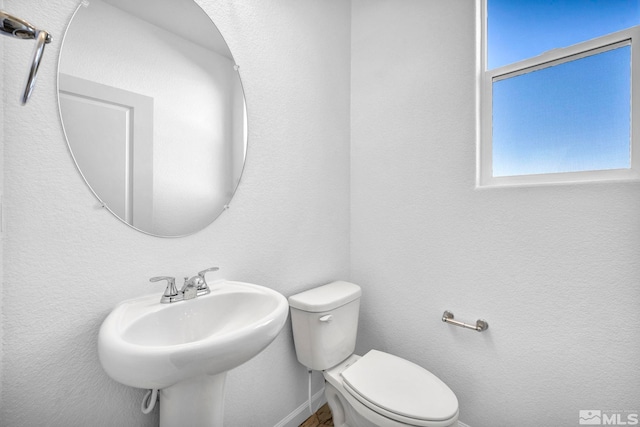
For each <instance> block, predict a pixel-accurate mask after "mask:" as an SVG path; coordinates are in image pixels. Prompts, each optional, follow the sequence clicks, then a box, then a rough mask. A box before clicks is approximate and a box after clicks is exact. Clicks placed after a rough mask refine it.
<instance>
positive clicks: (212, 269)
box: [198, 267, 220, 289]
mask: <svg viewBox="0 0 640 427" xmlns="http://www.w3.org/2000/svg"><path fill="white" fill-rule="evenodd" d="M218 270H220V269H219V268H218V267H211V268H207V269H206V270H202V271H199V272H198V276H200V278H201V279H202V285H201V286H199V289H208V288H209V285H208V284H207V279H205V278H204V275H205V274H207V273H208V272H210V271H218Z"/></svg>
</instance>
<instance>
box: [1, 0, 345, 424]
mask: <svg viewBox="0 0 640 427" xmlns="http://www.w3.org/2000/svg"><path fill="white" fill-rule="evenodd" d="M200 3H201V4H202V5H203V7H204V9H205V10H206V11H207V12H208V13H209V14H210V15H211V16H212V17H213V19H214V21H215V22H216V23H217V24H218V26H219V28H220V30H221V32H222V34H223V35H224V36H225V37H226V39H227V43H228V44H229V45H230V47H231V50H232V51H233V53H234V56H235V59H236V61H237V63H238V64H240V66H241V76H242V78H243V84H244V88H245V91H246V96H247V104H248V112H249V151H248V158H247V165H246V170H245V174H244V176H243V179H242V182H241V184H240V188H239V190H238V192H237V194H236V196H235V198H234V200H233V201H232V203H231V209H230V210H229V211H227V212H225V213H224V214H223V215H222V216H221V217H220V218H219V219H218V220H217V221H216V222H215V223H214V224H212V225H211V226H209V227H208V228H207V229H205V230H204V231H201V232H199V233H197V234H195V235H193V236H190V237H186V238H180V239H161V238H155V237H150V236H147V235H144V234H141V233H138V232H135V231H133V230H132V229H130V228H128V227H126V226H125V225H123V224H122V223H121V222H120V221H119V220H117V219H115V218H114V217H112V216H111V215H110V214H109V213H108V212H107V211H104V210H101V209H99V208H98V207H97V206H96V205H97V203H96V200H95V198H94V197H93V195H92V193H91V192H90V190H89V189H88V188H87V187H86V186H85V184H84V182H83V180H82V178H81V177H80V175H79V174H78V172H77V171H76V169H75V167H74V165H73V161H72V159H71V156H70V154H69V153H68V150H67V146H66V142H65V140H64V137H63V132H62V127H61V124H60V119H59V117H58V107H57V95H56V87H55V86H56V83H55V82H56V68H57V55H58V53H59V51H60V42H61V40H62V34H63V32H64V29H65V26H66V24H67V22H68V21H69V19H70V17H71V15H72V13H73V11H74V9H75V7H76V5H77V4H78V2H77V1H75V0H55V1H41V0H38V1H29V2H22V1H17V0H7V1H5V8H6V9H7V10H10V11H12V12H13V13H15V14H18V15H20V16H23V17H24V18H25V19H27V20H29V21H31V22H33V23H34V24H36V25H38V26H41V27H43V28H45V29H46V30H48V31H50V32H51V33H52V34H53V37H54V42H53V43H52V44H50V45H49V46H47V49H46V51H45V54H44V62H43V64H42V66H41V68H40V76H39V81H38V84H37V87H36V89H35V91H34V94H33V99H32V101H31V102H30V103H29V104H28V105H27V106H26V107H20V106H19V104H18V101H17V100H18V96H19V93H20V90H21V86H22V85H23V82H24V78H25V72H26V70H27V66H28V63H29V61H30V55H31V54H32V49H33V46H32V45H31V44H29V43H28V42H26V41H22V42H20V41H15V42H13V41H11V40H9V42H11V43H8V42H7V41H4V42H3V43H4V47H5V50H4V53H5V55H4V61H3V62H4V63H5V69H4V72H5V73H4V94H5V97H4V105H3V108H4V112H5V117H4V122H3V124H4V126H3V128H4V147H5V164H4V165H5V171H4V173H5V202H6V206H5V215H6V223H7V231H6V233H5V241H4V250H5V254H6V256H5V258H4V272H5V275H4V294H3V299H4V305H3V307H2V313H3V326H4V356H3V366H2V383H3V393H2V399H1V402H2V403H1V405H2V408H1V412H0V420H2V421H1V424H2V425H3V426H7V427H13V426H15V427H22V426H35V425H49V426H65V427H66V426H88V425H104V426H143V425H144V426H152V425H157V422H158V421H157V416H155V415H154V416H143V415H142V414H141V413H140V409H139V407H140V400H141V398H142V396H143V394H144V391H142V390H137V389H133V388H128V387H125V386H121V385H119V384H118V383H116V382H114V381H112V380H111V379H110V378H108V377H107V376H106V375H105V374H104V372H103V371H102V369H101V367H100V365H99V362H98V358H97V352H96V337H97V333H98V328H99V326H100V324H101V322H102V320H103V319H104V317H105V316H106V315H107V313H108V312H109V311H110V309H111V308H112V307H113V306H114V305H115V304H116V303H117V302H119V301H121V300H123V299H126V298H130V297H134V296H137V295H141V294H146V293H150V292H157V293H158V295H159V294H160V293H161V292H162V289H161V288H160V287H158V286H157V284H150V283H148V278H149V277H151V276H154V275H160V274H163V275H164V274H170V275H175V276H177V277H182V276H184V275H187V274H193V273H195V272H196V271H198V270H199V269H201V268H203V267H209V266H212V265H218V266H220V267H221V272H220V273H221V274H220V275H219V277H226V278H229V279H235V280H241V281H248V282H254V283H258V284H262V285H265V286H268V287H271V288H273V289H276V290H278V291H280V292H281V293H283V294H284V295H290V294H293V293H295V292H298V291H300V290H302V289H305V288H308V287H310V286H314V285H318V284H322V283H325V282H328V281H330V280H334V279H337V278H342V277H346V276H347V274H348V260H349V253H348V243H349V242H348V215H349V212H348V209H349V201H348V200H349V139H348V138H349V121H348V120H349V119H348V118H349V95H348V94H349V78H348V76H349V43H348V40H349V15H350V11H349V4H348V3H347V2H343V1H340V0H330V1H322V2H318V1H315V0H302V1H301V0H276V1H269V2H263V1H257V0H256V1H242V2H233V1H213V0H206V1H205V0H203V1H201V2H200ZM9 58H11V61H9V60H8V59H9ZM327 58H330V60H327ZM306 380H307V376H306V370H305V369H304V368H303V367H302V366H300V365H299V364H298V363H297V360H296V358H295V354H294V351H293V343H292V340H291V332H290V327H289V326H286V327H285V330H284V331H283V333H282V334H281V335H280V336H279V337H278V338H277V339H276V341H275V342H274V343H273V344H272V345H271V346H270V347H269V348H268V349H267V350H266V351H265V352H263V353H262V354H260V355H259V356H258V357H256V358H255V359H253V360H252V361H250V362H248V363H247V364H245V365H243V366H242V367H240V368H238V369H236V370H233V371H231V372H230V373H229V376H228V381H227V397H226V402H225V403H226V412H225V420H226V425H229V426H258V425H274V424H276V423H277V422H278V421H280V420H281V419H282V418H284V417H285V416H286V415H288V414H289V413H290V412H291V411H293V410H294V409H295V408H296V407H298V406H299V405H301V404H302V403H303V402H304V400H305V399H306V394H307V389H306V387H307V384H306ZM319 386H320V384H319V383H318V381H317V380H316V384H315V386H314V389H315V390H314V392H315V391H317V390H318V388H319ZM273 389H277V390H278V392H277V393H272V392H271V391H272V390H273ZM258 420H260V421H258Z"/></svg>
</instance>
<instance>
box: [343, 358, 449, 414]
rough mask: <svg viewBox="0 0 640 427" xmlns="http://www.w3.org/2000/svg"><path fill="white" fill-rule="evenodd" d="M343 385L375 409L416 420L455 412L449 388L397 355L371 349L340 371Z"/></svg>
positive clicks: (430, 374)
mask: <svg viewBox="0 0 640 427" xmlns="http://www.w3.org/2000/svg"><path fill="white" fill-rule="evenodd" d="M342 378H343V380H344V382H345V383H346V385H347V386H348V387H345V388H346V389H347V390H348V391H349V392H350V393H351V394H352V395H353V396H354V397H355V398H357V399H358V400H359V401H360V402H362V403H363V404H365V405H366V406H368V407H369V408H370V409H372V410H374V411H376V407H379V408H382V409H384V410H386V411H388V413H390V414H397V415H401V416H404V417H408V418H413V419H416V420H425V421H443V420H448V419H451V418H452V417H454V416H455V415H456V414H457V413H458V399H457V398H456V395H455V394H453V391H451V389H450V388H449V387H447V385H446V384H445V383H443V382H442V381H441V380H440V379H439V378H438V377H436V376H435V375H433V374H432V373H431V372H429V371H427V370H426V369H424V368H422V367H420V366H418V365H416V364H414V363H411V362H409V361H408V360H404V359H402V358H400V357H397V356H394V355H391V354H388V353H384V352H381V351H377V350H371V351H370V352H369V353H367V354H365V355H364V356H362V357H361V358H360V359H359V360H358V361H357V362H356V363H354V364H353V365H351V366H349V367H348V368H347V369H345V370H344V372H342Z"/></svg>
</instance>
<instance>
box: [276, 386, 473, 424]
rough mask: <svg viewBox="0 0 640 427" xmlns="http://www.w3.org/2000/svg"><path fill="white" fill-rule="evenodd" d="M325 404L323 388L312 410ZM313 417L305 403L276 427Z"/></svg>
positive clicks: (299, 422)
mask: <svg viewBox="0 0 640 427" xmlns="http://www.w3.org/2000/svg"><path fill="white" fill-rule="evenodd" d="M325 403H327V400H326V399H325V397H324V387H323V388H322V389H321V390H320V391H319V392H317V393H316V394H314V395H313V396H311V409H313V411H314V412H315V411H317V410H318V408H320V407H321V406H322V405H324V404H325ZM311 415H312V414H310V413H309V403H308V402H307V401H305V402H304V403H303V404H302V405H300V406H298V407H297V408H296V409H295V410H294V411H293V412H292V413H290V414H289V415H287V416H286V417H285V418H283V419H282V420H281V421H280V422H279V423H278V424H276V425H275V426H274V427H298V426H299V425H300V424H302V423H303V422H304V420H306V419H307V418H309V417H310V416H311ZM463 427H468V426H463Z"/></svg>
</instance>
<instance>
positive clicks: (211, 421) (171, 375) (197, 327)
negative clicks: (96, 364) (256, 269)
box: [98, 280, 288, 427]
mask: <svg viewBox="0 0 640 427" xmlns="http://www.w3.org/2000/svg"><path fill="white" fill-rule="evenodd" d="M209 287H210V289H211V293H209V294H208V295H204V296H199V297H197V298H194V299H191V300H187V301H180V302H174V303H170V304H161V303H160V294H154V295H146V296H142V297H138V298H134V299H130V300H127V301H123V302H122V303H120V304H118V305H117V306H116V307H115V308H114V309H113V311H112V312H111V313H110V314H109V315H108V316H107V318H106V319H105V320H104V322H103V323H102V327H101V328H100V335H99V338H98V353H99V356H100V363H101V364H102V367H103V368H104V370H105V371H106V372H107V374H108V375H109V376H110V377H111V378H113V379H114V380H116V381H118V382H120V383H122V384H125V385H128V386H131V387H138V388H143V389H158V390H159V393H158V394H159V396H160V426H161V427H177V426H180V427H183V426H198V427H200V426H202V427H204V426H211V427H222V420H223V397H224V382H225V378H226V373H227V371H228V370H230V369H233V368H235V367H237V366H239V365H241V364H243V363H245V362H246V361H248V360H249V359H251V358H252V357H254V356H255V355H257V354H258V353H260V352H261V351H262V350H263V349H264V348H265V347H267V346H268V345H269V344H270V343H271V342H272V341H273V340H274V338H275V337H276V336H277V335H278V333H280V330H281V329H282V327H283V326H284V323H285V321H286V319H287V314H288V304H287V300H286V299H285V297H284V296H282V295H281V294H279V293H278V292H276V291H274V290H271V289H269V288H265V287H263V286H258V285H253V284H249V283H242V282H232V281H226V280H219V281H216V282H212V283H210V284H209Z"/></svg>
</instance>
